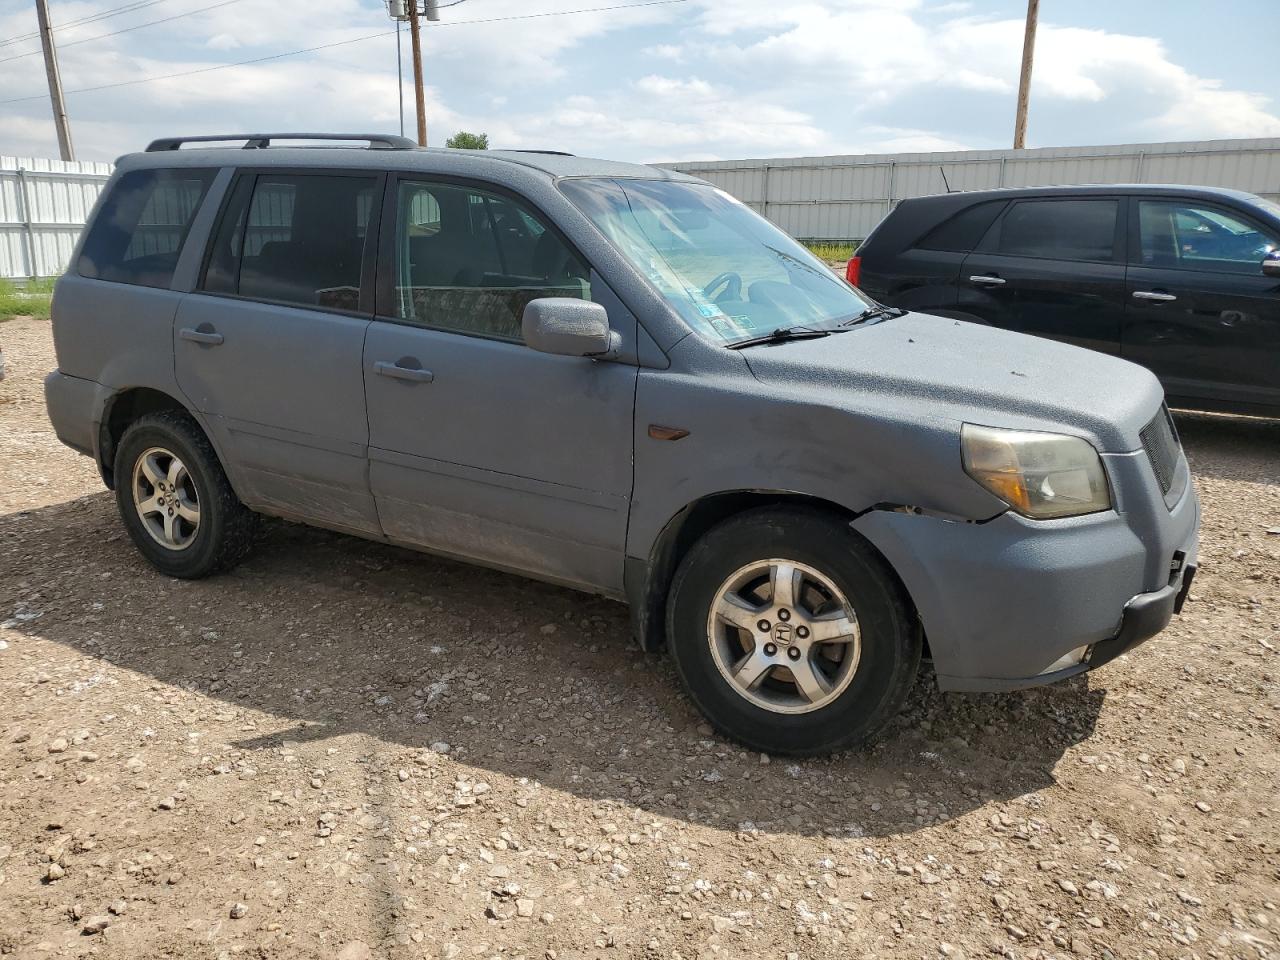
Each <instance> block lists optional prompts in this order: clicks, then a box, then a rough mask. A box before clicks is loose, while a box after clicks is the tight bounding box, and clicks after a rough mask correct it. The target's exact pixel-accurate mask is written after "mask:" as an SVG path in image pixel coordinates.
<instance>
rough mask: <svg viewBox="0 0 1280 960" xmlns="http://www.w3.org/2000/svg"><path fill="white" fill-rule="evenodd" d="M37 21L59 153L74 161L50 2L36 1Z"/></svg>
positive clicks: (65, 158)
mask: <svg viewBox="0 0 1280 960" xmlns="http://www.w3.org/2000/svg"><path fill="white" fill-rule="evenodd" d="M36 19H38V20H39V21H40V43H41V45H42V46H43V47H44V72H45V74H46V75H47V76H48V78H49V100H50V101H52V103H53V124H54V126H55V127H56V128H57V131H58V152H59V153H60V154H61V155H62V159H63V160H74V159H75V158H76V153H75V150H74V149H73V148H72V146H71V123H70V121H68V120H67V105H66V103H65V101H63V99H62V77H61V76H60V75H59V73H58V51H57V50H56V49H55V48H54V46H53V27H51V26H50V25H49V0H36Z"/></svg>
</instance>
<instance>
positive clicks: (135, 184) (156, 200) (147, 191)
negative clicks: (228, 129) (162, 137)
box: [76, 170, 217, 287]
mask: <svg viewBox="0 0 1280 960" xmlns="http://www.w3.org/2000/svg"><path fill="white" fill-rule="evenodd" d="M216 173H217V171H216V170H131V171H129V172H128V173H126V174H124V175H123V176H121V177H120V179H119V180H117V181H116V185H115V186H114V187H113V188H112V190H111V193H110V195H108V196H107V198H106V200H104V201H103V203H102V208H101V209H100V210H99V211H98V215H97V216H96V217H95V218H94V221H93V225H92V226H91V227H90V228H89V232H88V234H87V235H86V236H85V240H84V248H83V249H82V251H81V253H80V261H79V263H78V264H77V265H76V269H77V270H78V271H79V273H80V275H81V276H82V277H93V278H96V279H98V280H111V281H113V282H115V283H133V284H138V285H139V286H144V287H168V286H169V284H170V283H171V282H172V281H173V271H174V269H175V268H176V267H177V265H178V254H179V252H180V251H181V250H182V244H183V241H185V240H186V238H187V231H188V230H189V229H190V228H191V221H192V220H193V219H194V218H195V215H196V211H197V210H198V209H200V202H201V201H202V200H203V199H204V195H205V194H206V193H208V191H209V185H210V184H211V183H213V178H214V175H215V174H216Z"/></svg>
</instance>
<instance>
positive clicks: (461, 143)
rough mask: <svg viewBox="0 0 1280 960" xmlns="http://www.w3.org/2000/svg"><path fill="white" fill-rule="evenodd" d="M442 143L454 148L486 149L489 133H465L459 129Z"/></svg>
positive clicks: (487, 147)
mask: <svg viewBox="0 0 1280 960" xmlns="http://www.w3.org/2000/svg"><path fill="white" fill-rule="evenodd" d="M444 145H445V146H446V147H452V148H453V149H455V150H488V149H489V135H488V134H487V133H467V131H465V130H459V131H458V132H457V133H455V134H454V135H453V136H452V137H450V138H449V139H448V140H446V141H445V142H444Z"/></svg>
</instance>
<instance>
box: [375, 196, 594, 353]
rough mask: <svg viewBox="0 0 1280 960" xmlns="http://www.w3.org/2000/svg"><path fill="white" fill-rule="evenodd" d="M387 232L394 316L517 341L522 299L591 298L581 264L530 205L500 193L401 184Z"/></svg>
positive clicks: (424, 323)
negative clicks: (391, 232) (391, 241)
mask: <svg viewBox="0 0 1280 960" xmlns="http://www.w3.org/2000/svg"><path fill="white" fill-rule="evenodd" d="M395 232H396V242H395V257H396V267H395V269H396V274H395V276H396V290H395V310H396V316H397V317H398V318H399V319H401V320H407V321H410V322H413V323H420V324H422V325H423V326H428V327H439V328H443V329H446V330H458V331H462V332H465V333H474V334H480V335H482V336H490V337H500V338H503V339H507V340H520V339H521V336H520V321H521V317H522V316H523V314H524V308H525V305H526V304H527V303H528V302H529V301H530V300H534V299H536V298H538V297H574V298H577V299H580V300H590V299H591V285H590V277H591V271H590V270H589V269H588V267H587V265H586V264H585V263H583V262H582V260H581V259H580V258H579V257H578V255H577V254H576V253H574V252H573V251H572V250H571V249H569V247H568V246H566V245H565V243H564V241H563V240H561V239H560V236H559V235H558V234H557V233H556V232H555V231H554V230H550V229H548V227H547V225H546V224H545V223H543V222H542V221H541V220H540V219H539V218H538V217H537V216H536V215H535V214H534V213H533V212H532V211H531V210H529V209H527V208H526V207H524V206H523V205H522V204H520V203H518V202H516V201H514V200H511V199H509V198H508V197H505V196H502V195H500V194H497V193H490V192H488V191H485V190H478V189H475V188H472V187H463V186H457V185H454V184H446V183H428V182H416V181H405V182H401V184H400V187H399V191H398V195H397V197H396V228H395Z"/></svg>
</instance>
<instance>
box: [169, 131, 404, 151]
mask: <svg viewBox="0 0 1280 960" xmlns="http://www.w3.org/2000/svg"><path fill="white" fill-rule="evenodd" d="M227 140H244V141H245V145H244V147H243V149H245V150H265V149H266V148H267V147H269V146H271V141H272V140H344V141H345V140H355V141H366V142H368V144H369V149H371V150H416V149H417V148H418V145H417V143H415V142H414V141H412V140H410V139H409V138H408V137H397V136H394V135H393V134H387V133H229V134H224V135H206V136H199V137H161V138H160V139H159V140H152V141H151V143H150V144H148V145H147V153H158V152H160V151H163V150H177V149H179V148H180V147H181V146H182V145H183V144H184V143H218V142H222V141H227Z"/></svg>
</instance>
